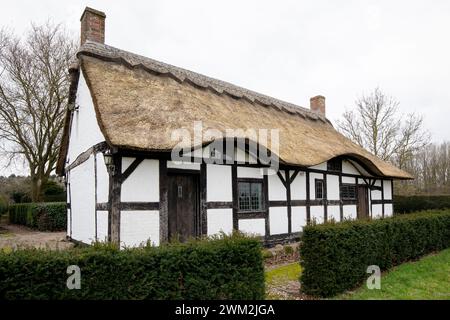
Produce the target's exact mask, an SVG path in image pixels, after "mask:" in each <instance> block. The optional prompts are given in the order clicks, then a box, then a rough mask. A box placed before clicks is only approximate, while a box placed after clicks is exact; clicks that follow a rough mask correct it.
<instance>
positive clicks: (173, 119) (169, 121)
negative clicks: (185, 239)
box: [60, 42, 411, 178]
mask: <svg viewBox="0 0 450 320" xmlns="http://www.w3.org/2000/svg"><path fill="white" fill-rule="evenodd" d="M78 58H79V64H80V67H81V70H82V71H83V75H84V76H85V78H86V81H87V83H88V86H89V89H90V91H91V95H92V97H93V101H94V105H95V109H96V114H97V121H98V124H99V126H100V128H101V130H102V132H103V134H104V135H105V137H106V140H107V142H108V143H109V144H111V145H113V146H116V147H119V148H125V149H136V150H151V151H170V150H171V149H172V148H173V147H174V146H175V145H176V144H177V143H178V141H173V140H171V133H172V131H173V130H175V129H179V128H185V129H187V130H189V131H190V132H191V134H192V136H193V123H194V121H202V123H203V129H204V130H206V129H218V130H220V131H221V132H226V129H244V130H245V129H249V128H253V129H259V128H263V129H279V135H280V136H279V141H280V148H279V154H278V156H279V158H280V161H281V162H282V163H284V164H288V165H294V166H312V165H316V164H319V163H322V162H324V161H327V160H329V159H331V158H334V157H337V156H341V155H347V156H350V157H353V158H355V159H357V160H358V161H360V162H362V163H363V164H364V165H365V166H366V167H368V168H369V169H370V170H371V171H373V172H374V173H375V174H376V175H380V176H386V177H395V178H411V176H410V175H409V174H408V173H406V172H404V171H402V170H400V169H398V168H396V167H394V166H392V165H390V164H388V163H386V162H384V161H382V160H380V159H378V158H377V157H375V156H373V155H372V154H370V153H369V152H367V151H366V150H364V149H362V148H361V147H359V146H357V145H356V144H354V143H353V142H351V141H350V140H349V139H347V138H345V137H344V136H343V135H341V134H340V133H338V132H337V131H336V130H335V129H334V128H333V126H332V125H331V123H330V122H329V121H328V120H327V119H326V118H325V117H324V116H322V115H319V114H317V113H315V112H312V111H310V110H309V109H305V108H302V107H299V106H296V105H293V104H290V103H287V102H284V101H280V100H277V99H274V98H271V97H268V96H265V95H262V94H259V93H256V92H253V91H250V90H247V89H243V88H240V87H237V86H234V85H232V84H229V83H226V82H223V81H219V80H216V79H212V78H209V77H206V76H203V75H200V74H197V73H194V72H191V71H187V70H184V69H181V68H177V67H174V66H171V65H168V64H165V63H161V62H158V61H155V60H152V59H149V58H145V57H142V56H139V55H135V54H132V53H129V52H126V51H122V50H119V49H116V48H113V47H110V46H106V45H103V44H98V43H93V42H87V43H85V44H84V45H83V47H82V48H81V49H80V51H79V53H78ZM66 131H67V130H66ZM65 135H67V132H66V133H65ZM66 140H68V139H66ZM211 141H212V139H210V140H208V139H206V140H204V141H202V142H201V143H202V144H203V145H204V144H206V143H208V142H211ZM67 142H68V141H67ZM270 145H271V142H270V139H269V141H268V147H269V148H270ZM63 153H64V152H62V157H64V158H65V155H64V154H63ZM60 169H61V165H60ZM60 171H63V170H60Z"/></svg>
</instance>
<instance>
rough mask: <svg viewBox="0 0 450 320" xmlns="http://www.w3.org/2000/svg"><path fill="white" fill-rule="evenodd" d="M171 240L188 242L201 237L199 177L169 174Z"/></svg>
mask: <svg viewBox="0 0 450 320" xmlns="http://www.w3.org/2000/svg"><path fill="white" fill-rule="evenodd" d="M168 179H169V214H168V218H169V221H168V225H169V239H174V238H177V239H179V240H180V241H186V240H187V239H188V238H190V237H196V236H197V235H199V230H200V228H199V225H198V224H199V192H198V177H197V176H196V175H190V174H169V175H168Z"/></svg>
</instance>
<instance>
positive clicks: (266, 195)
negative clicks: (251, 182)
mask: <svg viewBox="0 0 450 320" xmlns="http://www.w3.org/2000/svg"><path fill="white" fill-rule="evenodd" d="M265 171H266V172H265V174H264V177H263V195H264V209H265V221H264V227H265V233H266V234H265V237H268V236H270V221H269V218H270V215H269V176H268V175H267V174H268V171H267V170H265Z"/></svg>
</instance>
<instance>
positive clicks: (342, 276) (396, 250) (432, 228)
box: [300, 210, 450, 297]
mask: <svg viewBox="0 0 450 320" xmlns="http://www.w3.org/2000/svg"><path fill="white" fill-rule="evenodd" d="M447 247H450V210H447V211H436V212H424V213H417V214H410V215H403V216H397V217H393V218H387V219H380V220H372V221H361V220H359V221H347V222H342V223H327V224H323V225H310V226H306V227H305V228H304V231H303V237H302V243H301V247H300V253H301V257H300V264H301V266H302V268H303V273H302V276H301V278H300V282H301V286H302V291H303V292H305V293H306V294H309V295H314V296H322V297H330V296H334V295H336V294H339V293H342V292H344V291H346V290H350V289H353V288H355V287H357V286H358V285H359V284H361V283H362V282H363V281H364V280H365V279H367V278H368V276H369V274H368V273H366V270H367V267H368V266H370V265H378V266H379V267H380V269H381V270H387V269H389V268H391V267H392V266H395V265H398V264H400V263H403V262H405V261H408V260H411V259H416V258H419V257H420V256H422V255H425V254H427V253H430V252H433V251H437V250H442V249H444V248H447Z"/></svg>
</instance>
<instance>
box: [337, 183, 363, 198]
mask: <svg viewBox="0 0 450 320" xmlns="http://www.w3.org/2000/svg"><path fill="white" fill-rule="evenodd" d="M342 187H353V188H354V190H355V192H354V195H355V197H354V198H349V197H344V196H343V195H342ZM339 196H340V198H341V200H350V201H356V200H357V199H358V185H357V184H356V183H342V184H341V185H340V187H339Z"/></svg>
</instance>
